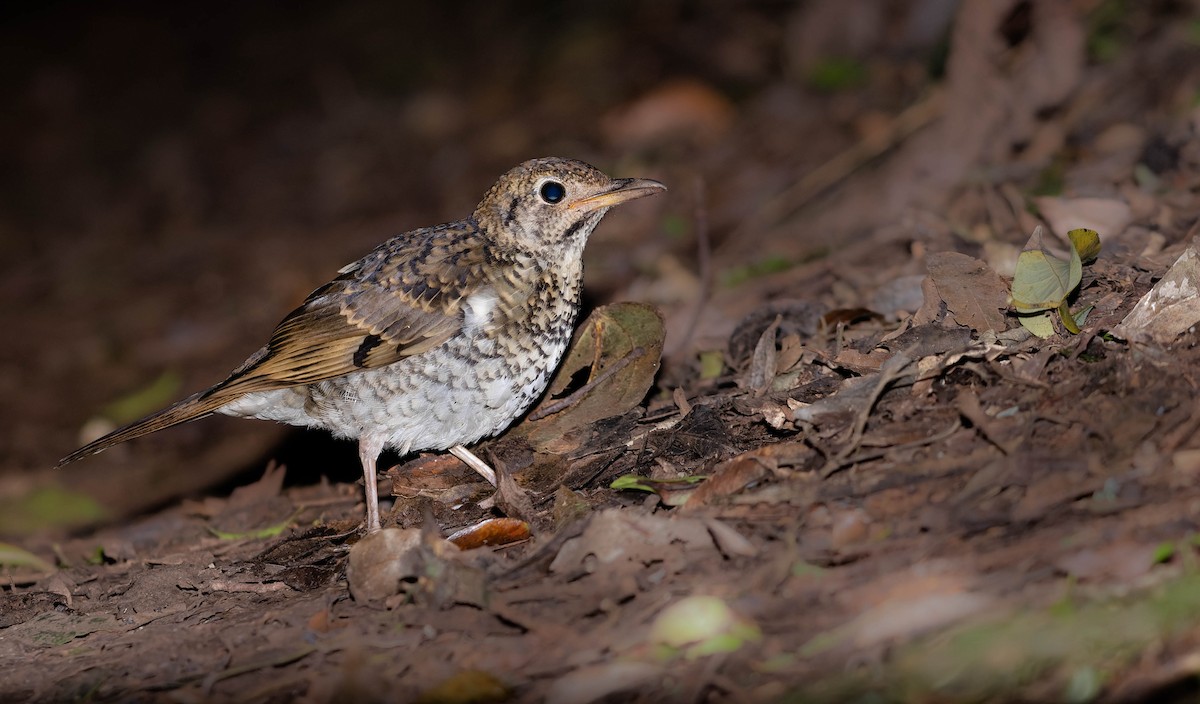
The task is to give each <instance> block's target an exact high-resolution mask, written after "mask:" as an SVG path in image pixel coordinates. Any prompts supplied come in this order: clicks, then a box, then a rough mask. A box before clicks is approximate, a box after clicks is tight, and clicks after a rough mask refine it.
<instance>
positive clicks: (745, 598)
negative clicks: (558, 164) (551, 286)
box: [0, 0, 1200, 704]
mask: <svg viewBox="0 0 1200 704" xmlns="http://www.w3.org/2000/svg"><path fill="white" fill-rule="evenodd" d="M0 47H2V48H0V57H3V60H0V74H2V75H3V77H4V79H5V85H6V86H7V87H8V90H6V91H5V95H6V105H5V109H4V110H3V111H2V117H0V153H3V154H4V156H5V159H4V161H5V163H6V164H7V165H8V166H6V168H4V169H3V170H0V273H2V275H0V297H2V298H3V300H4V301H5V302H6V305H4V306H3V308H0V317H2V320H3V323H4V328H5V329H7V330H9V331H10V335H9V339H8V344H6V345H4V346H3V348H2V349H0V399H2V400H0V425H2V426H3V427H4V428H5V432H4V433H3V436H2V437H3V443H4V444H3V446H2V447H0V456H2V457H3V458H4V462H2V463H0V585H2V586H0V663H3V664H4V665H5V667H3V668H2V669H0V701H14V702H16V701H22V702H25V701H28V702H51V701H66V700H71V701H91V702H106V701H172V702H199V701H254V702H274V701H290V700H302V701H312V702H318V701H333V700H338V701H423V702H488V701H546V702H558V703H568V704H585V703H587V702H593V701H645V702H651V701H654V702H657V701H687V702H702V701H703V702H774V701H828V702H836V701H875V702H878V701H923V702H937V701H1101V702H1118V701H1120V702H1124V701H1174V700H1178V701H1184V700H1188V701H1190V700H1192V699H1194V698H1195V696H1196V695H1197V693H1198V691H1200V680H1198V679H1197V675H1198V673H1200V596H1198V595H1200V572H1198V567H1197V565H1198V564H1200V481H1198V479H1200V406H1197V403H1196V400H1195V399H1196V398H1197V386H1198V384H1200V347H1198V345H1197V343H1198V342H1200V338H1198V337H1197V333H1196V330H1195V324H1196V323H1197V322H1200V312H1198V311H1200V305H1198V304H1197V303H1196V301H1195V299H1196V293H1195V292H1196V290H1197V288H1196V286H1195V281H1196V279H1197V278H1200V273H1197V272H1195V271H1194V270H1193V267H1194V261H1195V256H1196V249H1195V247H1196V245H1195V243H1194V239H1193V238H1194V236H1195V230H1196V224H1197V223H1198V222H1200V197H1198V196H1197V192H1198V190H1200V139H1198V138H1197V129H1198V126H1200V112H1197V108H1196V107H1195V106H1196V105H1197V96H1198V95H1200V8H1198V7H1196V6H1195V4H1194V3H1184V2H1170V1H1166V0H1163V1H1156V2H1144V3H1126V2H1120V1H1117V0H1078V1H1075V2H1066V1H1062V2H1059V1H1050V0H1048V1H1046V2H1028V1H1020V0H963V1H962V2H954V1H953V0H908V1H898V2H891V3H877V2H874V1H872V0H838V1H837V2H833V1H832V0H810V1H808V2H803V3H795V4H794V3H772V2H764V3H753V4H751V3H746V4H738V3H672V2H655V3H638V2H633V1H632V0H630V1H619V2H608V3H603V4H587V5H581V4H578V3H565V2H562V3H549V4H545V5H541V6H537V7H534V6H527V5H525V4H521V3H507V2H489V3H466V4H465V5H464V4H462V3H459V4H455V5H452V6H445V7H444V8H438V7H435V4H432V3H431V4H428V6H427V7H420V8H413V7H409V6H408V4H404V6H403V7H402V6H401V5H400V4H392V3H381V2H369V1H368V2H349V3H340V4H336V5H334V4H316V3H313V4H301V5H288V6H286V7H284V6H279V7H275V6H270V5H261V6H259V5H245V4H217V5H216V6H213V5H212V4H204V5H200V4H192V3H186V4H184V3H180V4H171V3H168V4H163V3H148V2H134V3H127V4H121V5H112V6H105V5H96V4H72V3H49V4H44V5H38V6H36V7H34V6H30V7H26V8H21V9H7V10H6V11H5V21H4V22H3V24H2V25H0ZM548 155H561V156H571V157H575V158H579V159H583V160H585V161H589V162H591V163H594V164H596V165H597V166H599V167H600V168H602V169H603V170H604V171H606V172H607V173H609V174H611V175H613V176H641V177H648V178H655V179H658V180H660V181H662V182H663V183H666V184H667V185H668V186H669V187H670V190H669V192H668V193H666V194H664V195H662V196H659V197H656V198H651V199H645V200H641V201H638V202H637V203H633V204H629V205H626V206H622V208H620V209H617V210H615V211H614V212H612V213H611V214H609V215H608V216H607V217H606V219H605V221H604V223H603V224H602V225H601V227H600V228H599V229H598V230H597V232H596V233H595V234H594V235H593V237H592V240H591V242H590V244H589V247H588V251H587V255H586V261H585V265H586V269H587V275H586V288H587V294H586V301H585V307H586V313H587V314H589V315H591V316H592V317H591V318H590V319H589V320H588V321H587V322H584V323H582V324H581V325H580V328H579V333H578V334H577V339H576V342H575V353H574V354H575V356H574V357H573V358H572V359H571V360H568V362H567V364H566V366H565V367H564V369H563V370H562V371H561V372H560V376H559V379H558V382H557V383H556V386H555V387H554V389H553V390H552V392H551V393H550V395H549V397H548V398H547V399H545V400H544V401H543V402H542V406H541V410H535V411H534V412H533V413H531V414H530V415H529V416H528V417H526V418H524V419H522V420H521V421H519V422H518V423H517V424H515V425H514V427H513V428H511V429H510V430H509V431H508V432H507V433H505V434H504V435H502V436H500V437H498V438H495V439H490V440H487V441H484V442H482V443H480V444H479V445H478V446H476V448H475V449H476V454H479V455H480V456H482V457H485V458H487V459H488V460H489V461H491V463H492V464H493V465H494V466H496V468H497V469H498V470H499V473H500V475H501V481H500V487H499V489H498V490H496V489H492V488H491V487H490V486H488V485H486V484H481V483H480V482H479V481H478V478H477V477H476V476H475V475H474V474H473V473H472V472H471V471H470V470H468V469H466V468H465V467H463V466H462V465H461V464H460V463H459V462H458V460H456V459H453V458H450V457H444V456H438V455H436V454H427V455H421V456H410V457H397V456H395V455H385V457H384V460H383V461H382V463H381V465H380V466H381V469H382V468H387V469H386V471H381V472H380V476H379V480H380V486H379V488H380V495H381V497H385V501H384V505H383V512H384V516H385V521H384V523H385V526H386V527H387V530H385V531H383V532H382V533H380V534H377V535H374V536H371V537H369V538H365V537H364V536H363V535H362V532H361V522H362V518H363V515H364V510H363V503H362V486H361V476H360V470H359V465H358V460H357V455H356V450H355V447H354V445H353V443H350V442H346V441H338V440H334V439H332V438H329V437H328V436H327V435H325V434H322V433H320V432H309V431H299V430H292V429H288V428H284V427H281V426H274V425H271V424H268V423H256V422H248V421H237V420H233V419H226V418H211V419H205V420H201V421H198V422H195V423H191V424H188V425H185V426H182V427H179V428H174V429H171V430H169V431H165V432H162V433H158V434H155V435H153V436H150V437H147V438H145V439H143V440H138V441H136V442H133V443H129V444H127V445H125V446H120V447H117V448H114V449H112V450H110V451H108V452H105V453H104V454H102V455H99V456H96V457H94V458H89V459H87V460H84V461H81V462H78V463H75V464H72V465H68V466H66V467H64V468H61V469H52V467H53V465H54V464H55V462H56V461H57V460H58V458H60V457H62V456H63V455H65V454H67V453H68V452H69V451H71V450H72V449H74V448H75V447H77V446H78V444H79V443H81V442H83V441H86V440H87V439H90V438H94V437H96V436H98V435H99V434H101V433H103V432H104V431H105V430H106V429H111V428H113V427H115V426H116V425H118V424H120V423H123V422H127V421H129V420H132V419H134V418H136V417H138V416H140V415H142V414H145V413H148V412H150V411H153V410H155V409H156V408H158V407H161V406H162V405H165V404H167V403H169V402H171V401H172V400H175V399H177V398H180V397H182V396H184V395H186V394H187V393H191V392H192V391H194V390H197V389H200V388H204V387H205V386H207V385H209V384H211V383H213V382H215V381H217V380H219V379H221V378H223V377H224V375H225V374H226V373H227V372H228V371H229V370H230V369H232V368H234V367H235V366H236V365H237V364H239V363H240V362H241V361H242V359H244V358H245V356H246V355H248V354H249V353H250V352H252V351H253V350H254V349H256V348H257V347H258V346H259V345H260V344H261V343H262V341H263V340H264V339H265V336H266V335H267V333H268V332H269V330H270V329H271V327H272V326H273V325H274V324H275V323H276V322H277V321H278V320H279V319H280V318H281V317H282V315H283V314H284V313H286V312H287V311H288V310H290V309H291V308H292V307H294V306H295V305H296V304H297V303H298V302H299V301H301V300H302V299H303V297H304V296H305V295H306V294H307V293H308V292H309V291H310V290H312V289H313V288H315V287H316V286H317V285H319V284H321V283H323V282H324V281H325V280H327V279H329V278H330V277H331V276H333V275H334V272H336V271H337V269H338V268H339V267H340V266H342V265H343V264H345V263H346V262H349V261H353V260H354V259H356V258H357V257H359V256H361V255H362V254H364V253H365V252H367V251H369V250H370V249H371V248H372V247H373V246H374V245H375V244H376V243H378V242H379V241H382V240H383V239H384V238H386V237H387V236H389V235H391V234H393V233H396V232H402V231H404V230H407V229H411V228H414V227H418V226H422V225H429V224H433V223H436V222H444V221H448V220H453V219H457V218H460V217H462V216H463V215H465V214H466V213H467V212H469V210H470V209H471V208H472V207H473V205H474V204H475V202H476V201H477V200H478V199H479V197H480V196H481V195H482V194H483V192H484V191H485V190H486V189H487V187H488V186H489V185H490V184H491V182H492V181H493V180H494V179H495V178H496V176H498V175H499V174H500V173H503V172H504V171H505V170H506V169H508V168H509V167H511V166H513V165H514V164H516V163H518V162H520V161H522V160H524V159H527V158H531V157H536V156H548ZM1039 227H1041V228H1043V233H1044V242H1045V243H1046V245H1047V249H1048V250H1052V251H1051V254H1050V255H1046V256H1051V257H1055V256H1057V257H1062V258H1063V261H1066V260H1067V258H1068V257H1069V254H1070V251H1071V249H1070V247H1071V245H1070V244H1068V240H1067V239H1066V236H1067V233H1068V231H1070V230H1073V229H1077V228H1089V229H1091V230H1094V231H1096V232H1098V233H1099V239H1100V246H1101V249H1100V252H1099V256H1098V257H1097V258H1095V259H1094V260H1092V258H1090V257H1087V256H1085V257H1084V258H1083V259H1084V261H1083V262H1082V264H1081V266H1080V267H1079V268H1078V269H1077V270H1076V272H1075V275H1074V278H1072V277H1071V276H1070V273H1069V269H1070V267H1069V266H1068V265H1067V264H1065V263H1064V264H1062V265H1061V268H1060V269H1053V268H1052V267H1053V266H1054V265H1053V262H1054V261H1055V260H1053V259H1047V258H1046V256H1044V255H1043V254H1042V253H1041V252H1042V250H1036V251H1032V252H1027V253H1026V254H1024V255H1022V250H1023V248H1026V247H1027V243H1028V242H1029V241H1030V238H1031V236H1032V235H1034V232H1035V230H1036V229H1037V228H1039ZM1085 254H1086V252H1085ZM1030 259H1038V260H1039V261H1040V262H1042V263H1043V264H1045V262H1051V264H1049V265H1047V266H1050V267H1051V268H1048V269H1041V270H1039V271H1041V272H1043V275H1042V276H1041V279H1040V280H1042V281H1043V283H1044V281H1046V280H1051V279H1053V280H1054V281H1058V282H1059V286H1060V289H1061V290H1059V291H1058V292H1057V293H1056V294H1053V295H1049V296H1048V298H1047V299H1046V300H1045V301H1041V302H1042V303H1044V305H1041V306H1035V307H1040V308H1046V309H1049V310H1050V313H1049V315H1048V317H1047V318H1045V319H1044V320H1043V323H1042V324H1043V325H1044V326H1048V327H1046V330H1045V334H1046V336H1045V337H1039V336H1036V335H1032V334H1030V332H1029V331H1028V330H1026V326H1025V325H1024V324H1023V323H1022V321H1021V320H1020V319H1019V318H1018V316H1017V315H1016V313H1017V311H1016V308H1018V307H1021V305H1022V301H1023V300H1024V299H1022V298H1021V297H1020V296H1019V295H1018V296H1014V297H1015V298H1016V303H1015V304H1012V305H1010V300H1009V295H1010V293H1014V294H1020V292H1021V289H1020V287H1021V286H1022V285H1023V284H1022V281H1027V279H1022V277H1023V276H1027V274H1026V273H1023V271H1024V272H1027V271H1028V270H1027V269H1026V270H1021V269H1019V268H1017V267H1018V266H1028V263H1029V260H1030ZM1018 262H1021V264H1020V265H1018ZM1045 272H1058V273H1049V274H1047V273H1045ZM1063 272H1067V273H1063ZM1060 274H1061V276H1060ZM1014 276H1016V277H1017V282H1016V283H1014V280H1013V277H1014ZM1060 279H1069V280H1067V281H1066V283H1065V284H1064V283H1062V281H1061V280H1060ZM1076 284H1078V285H1077V286H1076ZM1039 285H1041V284H1039ZM1046 285H1050V284H1046ZM1143 298H1145V299H1146V301H1147V303H1143V304H1141V309H1140V310H1139V311H1138V312H1137V313H1135V314H1133V315H1131V312H1133V311H1134V309H1135V306H1138V305H1139V300H1142V299H1143ZM629 301H633V302H637V303H638V304H640V305H622V304H620V302H629ZM1150 301H1157V303H1156V304H1155V305H1154V306H1150V305H1149V302H1150ZM1060 303H1061V304H1062V308H1061V309H1060V308H1059V304H1060ZM1060 310H1061V311H1065V314H1066V315H1074V318H1073V319H1074V320H1078V321H1079V326H1078V327H1079V332H1078V333H1073V332H1071V331H1070V330H1069V329H1068V327H1069V325H1068V324H1069V323H1070V321H1069V320H1068V321H1067V323H1068V324H1065V323H1064V318H1063V317H1062V316H1063V315H1064V313H1062V312H1060ZM1025 322H1029V321H1028V318H1027V319H1026V321H1025Z"/></svg>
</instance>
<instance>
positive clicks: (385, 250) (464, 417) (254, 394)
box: [59, 158, 666, 532]
mask: <svg viewBox="0 0 1200 704" xmlns="http://www.w3.org/2000/svg"><path fill="white" fill-rule="evenodd" d="M665 189H666V187H665V186H663V185H662V184H661V183H659V182H657V181H652V180H649V179H633V178H625V179H612V178H609V177H608V176H606V175H604V174H603V173H601V172H600V171H598V170H597V169H595V168H593V167H592V166H589V165H588V164H585V163H583V162H580V161H575V160H572V159H561V158H546V159H534V160H531V161H527V162H525V163H523V164H521V165H519V166H517V167H515V168H513V169H512V170H511V171H509V172H508V173H506V174H504V175H503V176H501V177H500V179H499V180H498V181H496V183H495V184H494V185H493V186H492V187H491V189H490V190H489V191H488V192H487V194H486V195H485V196H484V197H483V200H482V201H481V202H480V203H479V205H478V206H477V207H476V208H475V211H474V212H473V213H472V214H471V215H470V216H469V217H467V218H466V219H465V220H458V221H456V222H451V223H447V224H444V225H438V226H436V227H426V228H421V229H417V230H413V231H411V232H406V233H404V234H401V235H397V236H395V237H393V238H391V239H389V240H387V241H386V242H384V243H383V244H381V245H379V246H378V247H377V248H376V249H375V250H374V251H372V252H371V253H370V254H368V255H367V256H365V257H363V258H362V259H359V260H358V261H356V262H354V263H353V264H350V265H348V266H345V267H342V268H341V269H340V270H339V271H338V274H339V276H338V277H337V278H335V279H334V280H333V281H330V282H329V283H327V284H325V285H324V286H321V287H320V288H318V289H317V290H315V291H313V292H312V293H311V294H310V295H309V296H308V298H307V299H306V300H305V301H304V303H303V304H301V305H300V307H299V308H296V309H295V310H294V311H292V312H291V313H289V314H288V315H287V316H286V317H285V318H284V319H283V320H282V322H280V323H279V325H278V326H277V327H276V328H275V331H274V332H273V333H272V334H271V337H270V340H269V341H268V342H267V343H266V344H265V345H263V346H262V347H261V348H259V350H258V351H257V352H255V353H254V354H252V355H250V357H249V359H247V360H246V361H245V362H243V363H242V364H241V366H239V367H238V368H237V369H235V370H233V372H232V373H231V374H230V375H229V377H228V378H227V379H225V380H224V381H222V382H220V383H219V384H217V385H215V386H213V387H211V388H209V389H207V390H205V391H201V392H199V393H196V394H193V395H192V396H189V397H187V398H185V399H183V400H182V401H179V402H177V403H175V404H174V405H172V406H169V407H167V408H164V409H162V410H160V411H158V412H156V413H152V414H150V415H149V416H146V417H145V418H142V419H141V420H138V421H135V422H133V423H131V424H129V425H127V426H125V427H123V428H120V429H118V430H115V431H113V432H112V433H109V434H108V435H105V436H104V437H102V438H100V439H98V440H95V441H93V442H90V443H88V444H87V445H84V446H83V447H81V448H79V449H78V450H76V451H75V452H72V453H71V454H70V455H67V456H66V457H65V458H63V460H62V461H61V462H59V466H62V465H64V464H67V463H68V462H74V461H75V460H78V459H81V458H83V457H86V456H88V455H91V454H93V453H96V452H100V451H102V450H104V449H107V448H109V447H112V446H113V445H116V444H118V443H122V442H125V441H126V440H132V439H133V438H137V437H140V436H142V435H146V434H147V433H152V432H155V431H157V430H162V429H164V428H169V427H171V426H174V425H178V424H180V423H186V422H188V421H191V420H195V419H197V418H203V417H205V416H209V415H212V414H214V413H221V414H225V415H230V416H238V417H242V418H260V419H264V420H273V421H279V422H282V423H288V424H290V425H298V426H309V427H314V428H324V429H326V430H328V431H330V432H332V433H333V434H334V435H335V436H337V437H343V438H351V439H356V440H358V454H359V459H360V461H361V462H362V470H363V479H364V483H365V485H366V505H367V511H366V530H367V532H374V531H377V530H379V527H380V524H379V501H378V496H377V494H376V491H377V489H376V472H375V465H376V462H377V460H378V457H379V455H380V453H381V452H382V451H383V450H385V449H391V450H395V451H397V452H398V453H399V454H401V455H407V454H409V453H410V452H415V451H422V450H439V451H441V450H448V451H449V452H450V453H451V454H453V455H454V456H456V457H458V458H459V459H461V460H462V461H463V462H465V463H466V464H467V465H468V466H470V467H471V468H472V469H474V470H475V471H477V472H479V473H480V474H481V475H483V476H484V477H485V478H487V479H488V480H489V481H490V482H491V483H492V484H495V483H496V479H495V473H494V472H493V470H492V469H491V468H490V467H489V466H488V465H487V463H486V462H484V461H482V460H481V459H479V458H478V457H476V456H475V455H474V454H473V453H472V452H471V451H470V450H468V449H467V447H466V446H467V445H470V444H472V443H474V442H476V441H478V440H480V439H482V438H485V437H489V436H491V435H494V434H496V433H499V432H500V431H502V430H504V429H505V428H507V427H508V426H509V425H510V424H511V423H512V422H513V421H514V420H515V419H517V418H518V417H520V416H521V415H522V414H523V413H524V412H525V411H526V410H527V409H528V408H529V406H530V405H532V404H533V402H534V401H536V400H537V399H538V398H539V397H540V396H541V394H542V392H543V391H545V389H546V385H547V384H548V383H549V380H550V376H551V374H552V373H553V372H554V370H555V368H556V367H557V366H558V363H559V361H560V360H561V359H562V356H563V352H564V351H565V350H566V347H567V343H568V342H569V341H570V338H571V335H572V332H573V330H574V325H575V319H576V317H577V315H578V313H579V301H580V288H581V284H582V279H583V259H582V258H583V249H584V245H585V244H586V243H587V240H588V236H589V235H590V234H591V233H592V230H593V229H595V227H596V225H597V224H598V223H599V222H600V219H601V218H603V217H604V215H605V213H607V212H608V210H609V209H610V208H611V207H613V206H614V205H618V204H620V203H624V202H626V201H630V200H633V199H635V198H641V197H643V196H648V195H651V194H653V193H656V192H658V191H662V190H665Z"/></svg>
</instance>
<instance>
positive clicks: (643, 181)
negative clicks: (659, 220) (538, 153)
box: [567, 178, 667, 211]
mask: <svg viewBox="0 0 1200 704" xmlns="http://www.w3.org/2000/svg"><path fill="white" fill-rule="evenodd" d="M665 190H667V187H666V186H664V185H662V184H661V183H659V182H658V181H653V180H651V179H648V178H618V179H614V180H613V183H612V187H611V188H609V189H608V190H606V191H603V192H601V193H595V194H593V195H590V196H586V197H583V198H580V199H579V200H577V201H575V202H574V203H571V204H570V205H568V206H567V207H568V208H570V209H571V210H584V211H591V210H599V209H601V208H611V207H612V206H614V205H619V204H621V203H624V202H625V201H627V200H634V199H635V198H644V197H646V196H649V195H653V194H655V193H658V192H659V191H665Z"/></svg>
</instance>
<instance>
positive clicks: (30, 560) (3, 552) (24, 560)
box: [0, 543, 54, 572]
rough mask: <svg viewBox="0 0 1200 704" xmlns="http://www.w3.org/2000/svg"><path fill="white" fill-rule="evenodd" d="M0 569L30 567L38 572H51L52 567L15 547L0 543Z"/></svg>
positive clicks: (22, 549) (26, 551)
mask: <svg viewBox="0 0 1200 704" xmlns="http://www.w3.org/2000/svg"><path fill="white" fill-rule="evenodd" d="M0 567H31V568H33V569H35V570H37V571H39V572H53V571H54V565H52V564H50V563H49V562H46V561H45V560H43V559H42V558H40V557H38V556H37V555H34V554H33V553H31V552H29V551H28V550H25V549H24V548H19V547H17V546H16V545H9V544H8V543H0Z"/></svg>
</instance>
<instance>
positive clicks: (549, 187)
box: [539, 181, 567, 205]
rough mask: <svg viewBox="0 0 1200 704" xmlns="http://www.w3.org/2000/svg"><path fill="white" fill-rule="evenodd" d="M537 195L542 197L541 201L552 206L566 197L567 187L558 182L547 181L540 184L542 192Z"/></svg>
mask: <svg viewBox="0 0 1200 704" xmlns="http://www.w3.org/2000/svg"><path fill="white" fill-rule="evenodd" d="M539 193H540V194H541V196H542V200H544V201H546V202H547V203H549V204H550V205H554V204H555V203H559V202H561V201H562V199H563V198H566V197H567V187H566V186H564V185H562V184H561V183H559V182H558V181H547V182H545V183H543V184H542V190H541V191H539Z"/></svg>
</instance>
